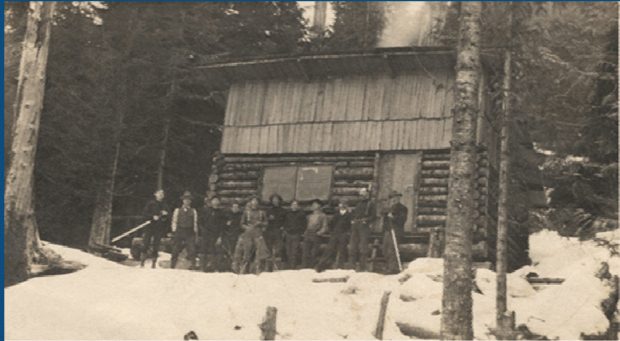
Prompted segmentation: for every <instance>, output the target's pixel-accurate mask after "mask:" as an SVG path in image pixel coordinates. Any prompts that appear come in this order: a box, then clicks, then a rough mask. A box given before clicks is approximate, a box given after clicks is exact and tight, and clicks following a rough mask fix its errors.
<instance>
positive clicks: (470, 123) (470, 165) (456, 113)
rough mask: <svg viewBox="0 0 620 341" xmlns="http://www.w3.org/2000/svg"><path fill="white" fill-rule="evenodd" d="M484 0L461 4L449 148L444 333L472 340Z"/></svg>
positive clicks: (453, 337) (445, 335)
mask: <svg viewBox="0 0 620 341" xmlns="http://www.w3.org/2000/svg"><path fill="white" fill-rule="evenodd" d="M481 8H482V4H481V3H479V2H463V3H461V12H460V19H459V20H460V26H459V37H458V45H457V65H456V103H455V106H454V109H453V114H452V115H453V119H452V122H453V123H452V136H453V137H452V141H451V152H450V183H449V187H450V189H451V190H450V193H449V194H448V217H447V221H446V244H445V250H444V256H443V259H444V273H443V297H442V309H441V312H442V314H441V337H442V339H447V340H471V339H472V338H473V327H472V295H471V290H472V280H473V278H472V277H473V276H472V236H473V227H474V222H475V219H474V214H473V213H474V206H473V205H474V197H473V194H474V192H475V187H474V172H475V164H476V119H477V117H478V111H479V106H478V89H479V84H480V67H481V66H480V13H481Z"/></svg>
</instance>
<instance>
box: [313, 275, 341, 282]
mask: <svg viewBox="0 0 620 341" xmlns="http://www.w3.org/2000/svg"><path fill="white" fill-rule="evenodd" d="M348 280H349V276H343V277H332V278H313V279H312V282H313V283H346V282H347V281H348Z"/></svg>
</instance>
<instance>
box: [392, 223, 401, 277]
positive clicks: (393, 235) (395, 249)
mask: <svg viewBox="0 0 620 341" xmlns="http://www.w3.org/2000/svg"><path fill="white" fill-rule="evenodd" d="M390 234H391V235H392V243H393V244H394V252H395V253H396V260H397V261H398V271H403V263H401V261H400V251H398V242H397V241H396V233H394V229H391V230H390Z"/></svg>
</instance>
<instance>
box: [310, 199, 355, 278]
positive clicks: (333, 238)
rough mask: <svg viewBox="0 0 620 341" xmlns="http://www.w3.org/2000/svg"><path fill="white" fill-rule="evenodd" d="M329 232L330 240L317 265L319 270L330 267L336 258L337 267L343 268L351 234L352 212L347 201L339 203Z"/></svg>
mask: <svg viewBox="0 0 620 341" xmlns="http://www.w3.org/2000/svg"><path fill="white" fill-rule="evenodd" d="M329 232H330V236H329V242H327V247H326V248H325V253H323V256H322V257H321V260H320V261H319V264H318V265H317V266H316V271H318V272H321V271H323V270H325V269H327V268H329V266H331V265H332V263H333V262H334V260H337V261H338V262H337V264H336V268H337V269H340V268H342V263H343V261H344V259H345V256H346V254H347V245H348V244H349V234H350V233H351V213H350V212H349V207H348V206H347V203H346V202H345V201H341V202H340V203H338V210H337V211H336V214H335V215H334V217H333V218H332V220H331V221H330V223H329Z"/></svg>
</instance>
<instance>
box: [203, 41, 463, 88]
mask: <svg viewBox="0 0 620 341" xmlns="http://www.w3.org/2000/svg"><path fill="white" fill-rule="evenodd" d="M455 61H456V59H455V51H454V50H453V49H452V48H446V47H428V48H420V47H410V48H409V47H408V48H378V49H373V50H370V51H368V50H367V51H358V52H334V53H324V54H304V55H284V56H282V55H280V56H267V57H264V58H253V59H238V60H235V61H228V62H211V63H209V64H206V65H202V66H197V67H196V69H195V70H196V71H197V73H199V74H200V76H202V77H205V78H206V79H208V80H209V83H210V84H211V85H212V86H213V87H214V88H225V87H228V86H230V85H231V84H233V83H236V82H240V81H248V80H262V79H305V80H309V79H314V78H331V77H339V76H345V75H356V74H374V73H388V74H393V75H395V74H400V73H403V72H405V73H406V72H410V71H415V70H421V69H438V68H450V69H451V68H453V66H454V64H455Z"/></svg>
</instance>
